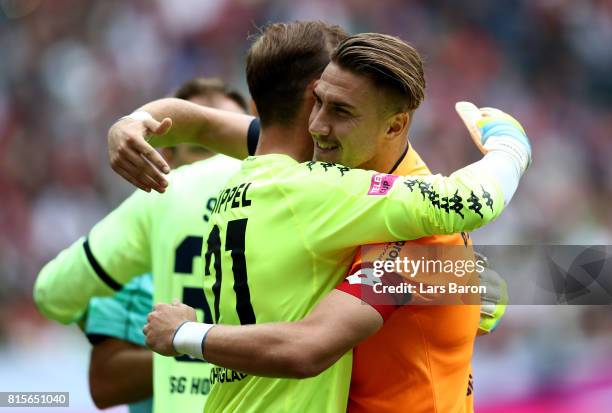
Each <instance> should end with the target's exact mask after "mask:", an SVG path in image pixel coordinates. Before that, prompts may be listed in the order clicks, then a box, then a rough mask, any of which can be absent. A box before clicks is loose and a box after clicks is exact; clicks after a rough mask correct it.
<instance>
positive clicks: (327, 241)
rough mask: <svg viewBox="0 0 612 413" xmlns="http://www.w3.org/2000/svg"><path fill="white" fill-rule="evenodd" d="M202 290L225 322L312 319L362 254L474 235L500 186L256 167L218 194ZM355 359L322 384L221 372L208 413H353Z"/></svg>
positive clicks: (267, 161) (474, 178)
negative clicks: (366, 247)
mask: <svg viewBox="0 0 612 413" xmlns="http://www.w3.org/2000/svg"><path fill="white" fill-rule="evenodd" d="M218 198H219V202H218V203H217V205H216V207H215V209H214V211H213V214H212V220H211V223H212V226H211V228H210V233H209V234H208V235H207V237H205V241H204V249H203V256H204V261H205V262H204V274H205V276H204V280H205V281H204V282H205V292H206V294H207V299H208V302H209V303H212V308H213V318H214V320H215V322H218V323H222V324H252V323H265V322H274V321H293V320H299V319H301V318H303V317H304V316H305V315H306V314H308V313H309V312H310V311H311V310H312V308H313V307H314V306H315V304H316V303H317V302H318V301H319V300H320V299H321V298H323V296H325V295H326V294H327V293H328V292H329V291H331V290H332V289H333V288H334V287H335V286H336V285H337V284H338V283H339V282H340V281H341V280H342V278H343V277H344V276H345V275H346V273H347V270H348V268H349V265H350V263H351V260H352V258H353V256H354V254H355V251H356V248H357V246H359V245H362V244H369V243H374V242H383V241H395V240H410V239H416V238H421V237H424V236H428V235H433V234H452V233H458V232H461V231H471V230H474V229H476V228H477V227H480V226H482V225H484V224H486V223H487V222H489V221H491V220H493V219H494V218H495V217H496V216H497V215H498V214H499V213H500V212H501V210H502V209H503V194H502V192H501V189H500V188H499V187H498V185H497V183H496V181H495V180H493V179H491V178H490V177H487V176H484V175H483V174H482V173H481V172H479V174H476V173H475V171H474V170H473V167H466V168H464V169H462V170H460V171H457V172H456V173H454V174H453V175H451V176H450V177H448V178H447V177H442V176H439V175H436V176H426V177H423V176H413V177H410V176H408V177H400V176H395V175H388V174H382V173H376V172H373V171H364V170H356V169H349V168H346V167H344V166H340V165H336V164H331V163H320V162H308V163H302V164H300V163H297V162H296V161H295V160H293V159H292V158H290V157H288V156H285V155H277V154H275V155H264V156H257V157H250V158H247V159H246V160H245V161H243V163H242V167H241V170H240V172H239V173H238V174H236V175H235V176H233V177H232V178H231V179H230V180H229V181H228V182H227V184H226V186H225V188H224V189H223V190H222V191H221V192H220V193H219V195H218ZM350 375H351V355H350V353H348V354H346V355H345V356H343V357H342V358H341V359H340V360H339V361H338V362H336V363H335V364H334V365H333V366H332V367H330V368H329V369H327V370H326V371H325V372H323V373H321V374H320V375H318V376H316V377H313V378H309V379H304V380H294V379H273V378H264V377H256V376H251V375H246V374H243V373H240V372H236V371H231V370H229V369H224V368H219V367H216V368H213V371H212V372H211V376H210V378H211V382H212V383H213V389H212V392H211V394H210V396H209V398H208V400H207V403H206V407H205V411H207V412H241V413H243V412H306V411H308V412H311V411H312V412H345V411H346V404H347V398H348V390H349V383H350Z"/></svg>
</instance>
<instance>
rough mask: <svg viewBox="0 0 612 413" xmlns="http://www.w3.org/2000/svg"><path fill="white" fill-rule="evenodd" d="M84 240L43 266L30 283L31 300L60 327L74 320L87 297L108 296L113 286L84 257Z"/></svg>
mask: <svg viewBox="0 0 612 413" xmlns="http://www.w3.org/2000/svg"><path fill="white" fill-rule="evenodd" d="M85 242H86V240H85V239H84V238H81V239H79V240H78V241H76V242H75V243H74V244H72V245H71V246H70V247H69V248H67V249H65V250H64V251H62V252H61V253H60V254H59V255H58V256H57V257H55V258H54V259H53V260H51V261H50V262H49V263H47V265H45V266H44V267H43V269H42V270H41V271H40V274H38V278H37V279H36V283H35V284H34V301H35V302H36V305H37V306H38V309H39V310H40V312H41V313H42V314H43V315H44V316H45V317H47V318H49V319H51V320H55V321H59V322H60V323H63V324H68V323H72V322H75V321H78V320H79V319H80V318H81V317H82V316H83V314H84V313H85V310H86V309H87V304H88V302H89V298H90V297H92V296H94V295H111V294H113V293H114V292H115V290H114V289H113V287H112V286H111V285H109V284H107V283H106V282H105V281H104V280H102V279H101V278H100V277H99V276H98V274H97V273H96V271H95V270H94V269H93V267H92V265H91V263H90V262H89V260H88V258H87V254H86V252H85V245H86V244H85Z"/></svg>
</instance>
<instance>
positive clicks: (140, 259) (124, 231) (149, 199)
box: [88, 191, 163, 285]
mask: <svg viewBox="0 0 612 413" xmlns="http://www.w3.org/2000/svg"><path fill="white" fill-rule="evenodd" d="M159 195H160V194H156V193H155V194H148V193H146V192H143V191H136V192H134V193H133V194H132V195H131V196H130V197H129V198H128V199H126V200H125V201H124V202H123V203H122V204H121V205H119V207H117V208H116V209H115V210H114V211H112V212H111V213H110V214H108V215H107V216H106V217H105V218H104V219H103V220H102V221H100V222H99V223H97V224H96V225H95V226H94V227H93V228H92V230H91V232H90V233H89V237H88V239H89V243H90V246H91V252H92V255H93V257H94V259H95V261H96V262H97V263H98V264H99V265H100V268H101V270H103V271H104V273H106V274H108V276H109V277H110V278H112V279H113V280H115V281H116V282H117V283H119V284H120V285H125V284H127V283H128V282H129V281H130V280H131V279H132V278H134V277H135V276H138V275H140V274H144V273H146V272H149V271H151V243H150V239H151V237H150V233H151V223H152V218H151V214H152V211H154V210H155V209H156V206H157V205H156V202H155V201H156V200H157V199H159ZM161 196H163V195H161Z"/></svg>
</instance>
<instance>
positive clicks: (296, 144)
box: [255, 122, 313, 162]
mask: <svg viewBox="0 0 612 413" xmlns="http://www.w3.org/2000/svg"><path fill="white" fill-rule="evenodd" d="M296 123H299V122H296ZM312 148H313V143H312V138H311V137H310V135H309V134H308V132H307V130H306V128H304V127H301V128H298V127H292V126H280V125H273V126H266V127H265V128H263V127H262V129H261V135H260V136H259V143H258V145H257V150H256V151H255V155H267V154H273V153H279V154H283V155H288V156H290V157H292V158H293V159H295V160H296V161H298V162H306V161H309V160H311V159H312Z"/></svg>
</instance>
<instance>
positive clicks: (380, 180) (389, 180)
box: [368, 174, 398, 196]
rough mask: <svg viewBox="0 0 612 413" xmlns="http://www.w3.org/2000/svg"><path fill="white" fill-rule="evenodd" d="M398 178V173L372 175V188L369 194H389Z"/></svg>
mask: <svg viewBox="0 0 612 413" xmlns="http://www.w3.org/2000/svg"><path fill="white" fill-rule="evenodd" d="M397 178H398V176H397V175H389V174H374V175H372V183H371V184H370V190H369V191H368V195H374V196H379V195H387V193H388V192H389V191H390V190H391V188H392V187H393V184H394V183H395V180H396V179H397Z"/></svg>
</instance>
